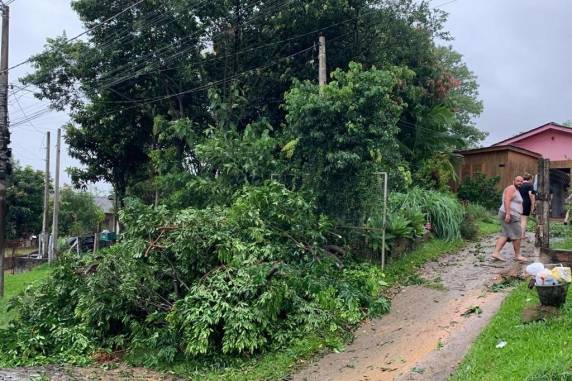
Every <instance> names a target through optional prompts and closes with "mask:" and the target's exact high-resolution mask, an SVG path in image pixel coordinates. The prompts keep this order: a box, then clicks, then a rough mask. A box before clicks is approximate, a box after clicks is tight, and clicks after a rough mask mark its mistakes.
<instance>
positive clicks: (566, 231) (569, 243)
mask: <svg viewBox="0 0 572 381" xmlns="http://www.w3.org/2000/svg"><path fill="white" fill-rule="evenodd" d="M550 247H551V248H553V249H564V250H572V227H571V226H570V225H564V224H562V223H558V222H551V223H550Z"/></svg>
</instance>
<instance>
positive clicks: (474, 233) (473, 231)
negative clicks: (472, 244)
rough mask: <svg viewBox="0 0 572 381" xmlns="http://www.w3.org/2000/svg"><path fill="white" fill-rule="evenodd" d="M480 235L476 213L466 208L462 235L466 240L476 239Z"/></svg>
mask: <svg viewBox="0 0 572 381" xmlns="http://www.w3.org/2000/svg"><path fill="white" fill-rule="evenodd" d="M478 236H479V228H478V226H477V218H476V216H475V215H473V214H472V213H470V212H469V211H468V210H467V209H465V213H464V215H463V223H462V224H461V237H463V239H466V240H471V241H472V240H474V239H476V238H477V237H478Z"/></svg>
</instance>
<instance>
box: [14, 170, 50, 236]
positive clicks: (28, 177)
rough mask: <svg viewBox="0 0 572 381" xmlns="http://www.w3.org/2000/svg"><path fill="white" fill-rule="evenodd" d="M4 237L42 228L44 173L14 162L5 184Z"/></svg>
mask: <svg viewBox="0 0 572 381" xmlns="http://www.w3.org/2000/svg"><path fill="white" fill-rule="evenodd" d="M6 205H7V207H8V210H7V213H6V237H7V238H9V239H17V238H22V237H23V236H25V235H27V234H38V233H39V232H40V231H41V230H42V210H43V205H44V173H43V172H42V171H36V170H34V169H32V167H29V166H28V167H22V166H21V165H19V164H18V163H16V164H14V166H13V170H12V175H11V176H10V177H8V182H7V184H6Z"/></svg>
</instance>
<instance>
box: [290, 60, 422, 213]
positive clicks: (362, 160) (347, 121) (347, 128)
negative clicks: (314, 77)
mask: <svg viewBox="0 0 572 381" xmlns="http://www.w3.org/2000/svg"><path fill="white" fill-rule="evenodd" d="M412 76H413V73H412V72H410V71H409V70H407V69H402V68H394V69H391V70H379V69H376V68H375V67H374V68H372V69H370V70H364V69H363V67H362V65H360V64H357V63H351V64H350V67H349V70H348V71H342V70H336V71H335V72H333V73H332V81H331V82H330V83H328V84H327V85H326V86H324V87H323V88H320V87H319V86H318V85H316V84H314V83H311V82H309V81H306V82H298V83H296V84H295V86H294V87H293V88H292V90H290V91H289V92H288V93H287V94H286V103H285V110H286V113H287V114H286V122H287V131H286V134H287V136H289V142H288V143H287V144H286V145H285V146H284V148H283V151H284V153H285V155H286V156H287V157H289V158H290V162H289V165H288V167H289V171H288V172H289V173H288V175H289V176H292V178H293V183H294V185H295V186H299V187H300V188H301V189H303V190H309V191H311V192H312V193H313V194H314V195H315V196H316V197H317V199H318V200H317V201H318V207H319V209H320V211H321V212H323V213H326V214H327V215H329V216H332V217H334V218H337V219H338V220H341V221H342V222H346V223H354V224H360V223H363V222H364V217H365V211H366V210H367V209H368V207H370V206H371V202H372V197H374V195H376V194H377V193H378V192H377V191H376V190H375V189H376V184H377V176H376V174H375V173H376V172H378V171H382V170H385V171H388V172H390V173H391V174H392V175H393V176H392V177H393V178H395V177H396V176H399V175H400V173H399V171H398V170H397V167H398V166H397V164H398V163H399V160H400V157H399V150H398V142H397V139H396V135H397V132H398V129H397V122H398V120H399V116H400V115H401V112H402V109H403V107H404V104H403V102H402V100H401V98H400V97H399V96H398V95H397V93H398V89H399V87H400V86H405V82H406V81H407V80H408V79H411V78H412Z"/></svg>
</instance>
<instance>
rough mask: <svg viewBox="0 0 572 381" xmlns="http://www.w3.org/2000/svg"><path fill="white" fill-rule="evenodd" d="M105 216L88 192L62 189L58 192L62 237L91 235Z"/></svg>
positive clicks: (67, 188)
mask: <svg viewBox="0 0 572 381" xmlns="http://www.w3.org/2000/svg"><path fill="white" fill-rule="evenodd" d="M104 217H105V215H104V214H103V211H102V210H101V209H100V208H99V206H97V204H96V203H95V200H94V198H93V196H92V195H91V194H90V193H88V192H76V191H74V190H73V189H71V188H69V187H64V188H63V189H62V190H61V192H60V215H59V229H60V233H61V234H62V235H71V236H78V235H83V234H88V233H93V232H94V231H95V230H96V228H97V224H98V223H100V222H102V221H103V219H104Z"/></svg>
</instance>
